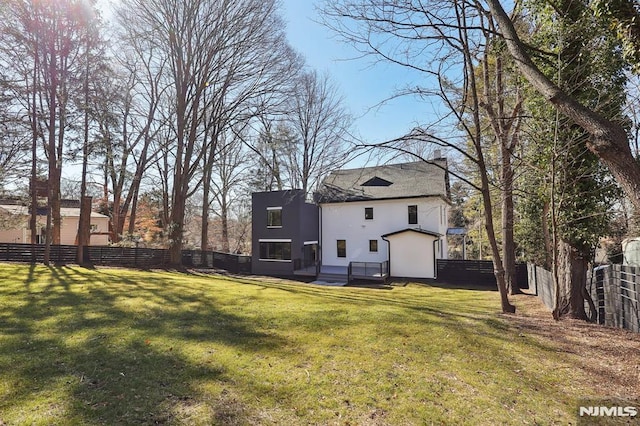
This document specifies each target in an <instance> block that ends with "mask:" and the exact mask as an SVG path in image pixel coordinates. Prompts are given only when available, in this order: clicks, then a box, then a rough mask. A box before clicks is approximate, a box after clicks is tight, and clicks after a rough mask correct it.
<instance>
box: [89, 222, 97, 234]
mask: <svg viewBox="0 0 640 426" xmlns="http://www.w3.org/2000/svg"><path fill="white" fill-rule="evenodd" d="M89 231H91V233H94V232H98V225H96V224H95V223H92V224H91V225H90V229H89Z"/></svg>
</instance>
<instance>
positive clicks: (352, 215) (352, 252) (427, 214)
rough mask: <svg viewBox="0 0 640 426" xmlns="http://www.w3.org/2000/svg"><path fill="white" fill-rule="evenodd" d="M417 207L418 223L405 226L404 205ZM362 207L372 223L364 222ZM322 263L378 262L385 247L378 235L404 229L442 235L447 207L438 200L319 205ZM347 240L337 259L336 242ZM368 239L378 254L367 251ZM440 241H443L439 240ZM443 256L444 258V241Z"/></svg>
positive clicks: (405, 207)
mask: <svg viewBox="0 0 640 426" xmlns="http://www.w3.org/2000/svg"><path fill="white" fill-rule="evenodd" d="M410 205H417V206H418V224H409V217H408V206H410ZM365 207H373V220H365V218H364V209H365ZM321 208H322V210H321V215H322V218H321V220H322V263H323V264H324V265H340V266H346V265H348V264H349V262H350V261H360V262H382V261H385V260H387V258H388V244H387V242H386V241H384V240H382V238H381V236H382V235H384V234H388V233H391V232H396V231H400V230H403V229H407V228H422V229H426V230H429V231H433V232H437V233H440V234H442V235H445V234H446V230H447V217H448V206H447V204H446V203H445V202H444V201H443V200H442V199H440V198H436V197H432V198H408V199H400V200H375V201H354V202H347V203H327V204H322V205H321ZM337 240H346V241H347V257H346V258H339V257H337V249H336V241H337ZM369 240H378V252H377V253H371V252H369ZM443 240H446V239H445V238H444V237H443ZM443 243H444V247H443V256H440V255H439V254H437V257H439V258H441V257H446V253H447V251H446V242H444V241H443Z"/></svg>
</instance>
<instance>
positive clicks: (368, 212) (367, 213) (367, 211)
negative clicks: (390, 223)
mask: <svg viewBox="0 0 640 426" xmlns="http://www.w3.org/2000/svg"><path fill="white" fill-rule="evenodd" d="M364 218H365V219H366V220H372V219H373V207H365V208H364Z"/></svg>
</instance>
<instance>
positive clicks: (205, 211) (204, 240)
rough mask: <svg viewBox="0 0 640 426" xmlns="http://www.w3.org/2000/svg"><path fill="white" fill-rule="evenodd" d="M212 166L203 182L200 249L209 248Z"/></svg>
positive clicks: (208, 168) (206, 171)
mask: <svg viewBox="0 0 640 426" xmlns="http://www.w3.org/2000/svg"><path fill="white" fill-rule="evenodd" d="M205 162H206V161H205ZM211 172H212V170H211V168H210V167H207V168H206V169H205V171H204V180H203V182H202V232H201V234H200V250H202V251H207V250H209V191H211Z"/></svg>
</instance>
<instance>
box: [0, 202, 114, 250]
mask: <svg viewBox="0 0 640 426" xmlns="http://www.w3.org/2000/svg"><path fill="white" fill-rule="evenodd" d="M46 213H47V212H46V208H38V215H37V219H36V221H37V226H38V233H37V234H38V236H37V238H38V243H43V242H44V235H45V232H44V228H45V225H46V223H47V216H46ZM60 216H61V217H62V224H61V227H60V244H62V245H75V244H76V237H77V234H78V223H79V221H80V208H79V207H61V208H60ZM30 238H31V231H30V229H29V207H27V206H24V205H20V204H9V203H7V202H4V203H2V204H0V243H14V244H26V243H29V242H30ZM89 244H90V245H92V246H104V245H108V244H109V217H108V216H105V215H103V214H100V213H96V212H91V239H90V243H89Z"/></svg>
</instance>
